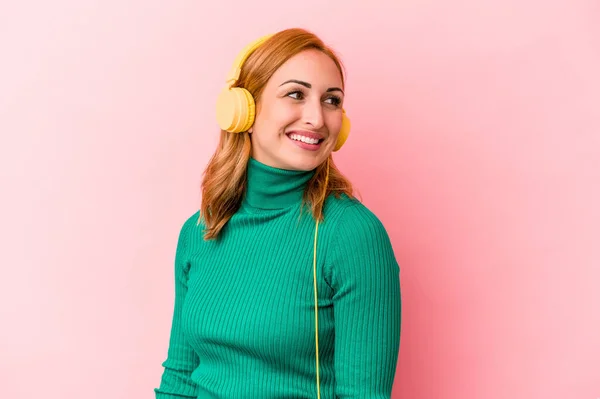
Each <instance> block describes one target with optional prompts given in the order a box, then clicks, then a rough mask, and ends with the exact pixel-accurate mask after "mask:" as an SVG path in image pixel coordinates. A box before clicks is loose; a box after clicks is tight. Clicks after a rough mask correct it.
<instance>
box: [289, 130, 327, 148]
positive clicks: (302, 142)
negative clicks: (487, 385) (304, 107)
mask: <svg viewBox="0 0 600 399" xmlns="http://www.w3.org/2000/svg"><path fill="white" fill-rule="evenodd" d="M287 136H288V138H289V139H290V140H292V141H293V142H294V144H296V145H297V146H298V147H300V148H303V149H305V150H310V151H316V150H318V149H319V148H320V147H321V143H322V142H323V140H324V138H323V136H322V135H320V134H318V133H313V132H307V131H291V132H289V133H287Z"/></svg>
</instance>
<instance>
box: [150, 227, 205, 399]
mask: <svg viewBox="0 0 600 399" xmlns="http://www.w3.org/2000/svg"><path fill="white" fill-rule="evenodd" d="M192 223H194V217H193V216H192V217H191V218H190V219H188V220H187V221H186V222H185V223H184V225H183V227H182V228H181V231H180V233H179V238H178V242H177V249H176V251H175V301H174V302H175V304H174V311H173V317H172V324H171V333H170V339H169V347H168V351H167V358H166V360H165V361H164V362H163V363H162V366H163V367H164V370H163V374H162V377H161V382H160V386H159V388H155V389H154V392H155V395H156V399H182V398H190V399H191V398H194V399H195V398H196V397H197V395H198V393H197V387H196V384H195V383H194V382H193V381H192V379H191V374H192V371H194V370H195V369H196V367H197V366H198V364H199V358H198V355H197V354H196V352H195V351H194V350H193V349H192V347H191V346H190V345H189V344H188V342H187V341H186V338H185V336H184V334H183V330H182V324H181V310H182V307H183V303H184V301H185V296H186V294H187V273H188V271H189V263H188V256H187V249H188V245H189V230H190V229H191V228H192V226H193V225H192Z"/></svg>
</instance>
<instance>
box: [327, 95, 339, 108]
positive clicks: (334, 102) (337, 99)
mask: <svg viewBox="0 0 600 399" xmlns="http://www.w3.org/2000/svg"><path fill="white" fill-rule="evenodd" d="M328 100H331V102H330V103H329V104H333V105H335V106H336V107H337V106H338V105H340V104H341V103H342V100H341V99H340V98H339V97H336V96H332V97H329V98H328V99H327V101H328Z"/></svg>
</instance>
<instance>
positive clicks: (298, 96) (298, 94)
mask: <svg viewBox="0 0 600 399" xmlns="http://www.w3.org/2000/svg"><path fill="white" fill-rule="evenodd" d="M287 96H288V97H292V98H293V99H296V100H301V99H302V92H301V91H292V92H290V93H288V94H287Z"/></svg>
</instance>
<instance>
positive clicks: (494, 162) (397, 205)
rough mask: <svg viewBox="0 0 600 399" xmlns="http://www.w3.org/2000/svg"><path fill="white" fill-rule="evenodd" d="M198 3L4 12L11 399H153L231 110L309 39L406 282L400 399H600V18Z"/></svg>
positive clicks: (479, 6) (348, 160) (348, 167)
mask: <svg viewBox="0 0 600 399" xmlns="http://www.w3.org/2000/svg"><path fill="white" fill-rule="evenodd" d="M33 3H37V4H33ZM201 3H203V2H202V1H197V0H196V1H191V0H188V1H172V2H167V1H157V0H155V1H148V0H146V1H134V0H129V1H123V0H120V1H115V0H113V1H102V2H101V1H81V0H77V1H76V0H71V1H69V0H58V1H53V2H42V1H38V2H32V1H22V2H9V4H3V5H2V7H1V8H0V49H1V51H2V61H1V62H0V133H1V135H2V136H1V138H2V144H1V145H0V177H1V181H0V184H1V187H2V195H1V196H0V201H2V207H1V208H0V212H1V213H0V220H1V221H2V222H1V228H0V229H1V230H0V240H1V241H0V242H1V243H2V249H1V251H0V264H1V265H2V269H1V270H2V277H1V278H0V316H1V320H2V328H0V376H1V377H0V380H1V381H2V388H1V391H2V393H1V394H0V396H2V397H3V398H12V399H18V398H38V397H44V398H49V399H51V398H57V399H58V398H61V399H62V398H86V399H105V398H111V399H119V398H123V399H125V398H128V399H130V398H147V397H153V393H152V388H154V387H155V386H156V384H157V383H158V381H159V378H160V373H161V372H162V369H161V366H160V363H161V362H162V360H163V358H164V356H165V353H166V345H167V338H168V333H169V323H170V318H171V313H170V312H171V310H172V302H171V301H172V288H173V285H172V262H173V256H174V249H175V244H176V239H177V233H178V229H179V228H180V225H181V223H182V222H183V220H184V219H185V218H186V217H187V216H189V215H190V214H191V213H192V212H194V211H195V210H196V209H197V206H198V203H197V202H198V198H199V193H198V184H199V181H200V178H201V171H202V169H203V167H204V165H205V164H206V162H207V161H208V157H209V155H210V154H211V152H212V150H213V148H214V146H215V144H216V122H215V120H214V119H213V115H214V111H213V110H214V101H215V98H216V95H217V93H218V90H219V89H220V88H221V87H222V84H223V78H224V76H225V74H226V72H227V70H228V68H229V67H230V64H231V61H232V59H233V57H234V55H235V54H236V53H237V51H239V50H240V49H241V47H242V46H244V45H245V44H247V42H248V41H250V40H252V39H254V38H256V37H258V36H260V35H262V34H265V33H270V32H272V31H275V30H279V29H282V28H286V27H290V26H302V27H306V28H309V29H312V30H314V31H315V32H316V33H318V34H320V35H321V36H322V37H323V38H324V39H325V40H326V41H327V42H329V43H331V44H332V45H333V46H334V47H335V48H337V49H338V51H339V52H340V54H341V55H342V57H343V59H344V61H345V63H346V66H347V68H348V73H349V75H348V84H347V93H348V95H347V100H346V109H347V111H348V112H349V114H350V116H351V117H352V121H353V129H354V130H353V134H352V135H351V137H350V139H349V141H348V143H347V144H346V146H345V148H344V150H343V151H342V152H341V153H339V154H337V162H338V164H339V165H340V167H341V168H342V170H344V171H345V172H346V174H347V175H348V176H349V177H351V178H352V180H353V181H354V182H355V184H356V185H357V187H358V188H359V189H360V192H361V193H362V196H363V199H364V201H365V203H366V204H367V205H368V206H370V207H371V208H372V209H373V210H374V211H375V212H376V213H377V214H378V215H379V216H380V218H381V219H382V220H383V222H384V223H385V225H386V226H387V227H388V230H389V232H390V235H391V236H392V239H393V243H394V247H395V249H396V252H397V257H398V260H399V262H400V264H401V269H402V287H403V300H404V313H403V330H402V343H401V354H400V360H399V365H398V375H397V378H396V384H395V387H394V398H403V399H404V398H410V399H437V398H441V399H459V398H460V399H505V398H511V399H515V398H516V399H531V398H534V399H537V398H539V399H554V398H556V399H558V398H565V399H579V398H581V399H594V398H597V397H600V372H599V370H600V338H598V337H600V289H598V281H600V268H599V266H600V227H599V226H600V211H599V206H598V204H600V187H599V184H600V138H599V137H600V78H599V76H600V74H599V73H598V71H600V6H599V5H598V4H599V3H598V2H597V1H591V0H590V1H584V0H563V1H545V2H542V1H537V2H535V1H529V2H525V4H524V2H522V1H516V0H509V1H507V0H495V1H488V2H485V4H484V3H483V2H481V1H477V0H465V1H459V2H456V1H454V2H448V1H442V0H437V1H436V0H434V1H413V2H399V1H398V2H396V1H384V0H371V1H369V2H368V4H369V6H368V7H367V6H365V5H364V4H365V3H364V2H358V1H357V2H355V3H350V2H349V1H348V0H343V1H303V2H289V3H285V2H280V1H275V0H273V1H259V2H258V4H259V5H257V4H256V2H247V1H234V2H231V1H230V2H214V3H212V5H210V6H201V5H200V4H201ZM232 3H233V4H234V5H235V8H236V11H235V12H234V13H233V15H231V14H232V13H231V12H229V11H228V9H229V7H231V6H232ZM284 4H285V5H284ZM243 16H244V17H245V18H242V17H243ZM373 174H377V175H379V176H380V177H381V179H380V182H379V183H376V181H375V179H374V178H373V177H372V176H373Z"/></svg>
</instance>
